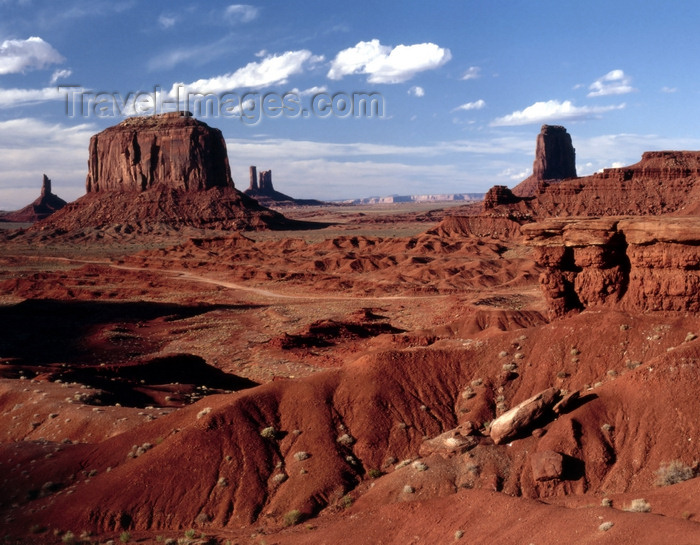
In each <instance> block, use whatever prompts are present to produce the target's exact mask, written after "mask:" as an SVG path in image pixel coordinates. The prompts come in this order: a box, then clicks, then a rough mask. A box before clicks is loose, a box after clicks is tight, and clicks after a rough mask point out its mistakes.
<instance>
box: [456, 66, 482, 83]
mask: <svg viewBox="0 0 700 545" xmlns="http://www.w3.org/2000/svg"><path fill="white" fill-rule="evenodd" d="M480 77H481V68H479V67H478V66H470V67H469V68H468V69H467V71H466V72H465V73H464V75H463V76H462V77H461V78H460V79H462V80H470V79H479V78H480Z"/></svg>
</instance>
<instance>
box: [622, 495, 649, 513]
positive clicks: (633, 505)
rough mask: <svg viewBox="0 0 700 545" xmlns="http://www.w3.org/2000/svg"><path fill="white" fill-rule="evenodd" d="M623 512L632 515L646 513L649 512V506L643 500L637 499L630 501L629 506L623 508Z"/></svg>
mask: <svg viewBox="0 0 700 545" xmlns="http://www.w3.org/2000/svg"><path fill="white" fill-rule="evenodd" d="M625 511H632V512H634V513H648V512H649V511H651V504H650V503H649V502H648V501H647V500H645V499H644V498H637V499H635V500H632V501H631V502H630V504H629V505H628V506H627V507H625Z"/></svg>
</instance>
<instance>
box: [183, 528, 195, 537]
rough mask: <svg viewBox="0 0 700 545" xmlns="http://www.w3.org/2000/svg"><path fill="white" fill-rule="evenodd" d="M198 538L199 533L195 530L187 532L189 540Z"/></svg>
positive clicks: (191, 529)
mask: <svg viewBox="0 0 700 545" xmlns="http://www.w3.org/2000/svg"><path fill="white" fill-rule="evenodd" d="M196 536H197V531H196V530H195V529H194V528H190V529H189V530H187V531H185V537H186V538H187V539H194V538H195V537H196Z"/></svg>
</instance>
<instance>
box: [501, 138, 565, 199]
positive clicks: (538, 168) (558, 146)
mask: <svg viewBox="0 0 700 545" xmlns="http://www.w3.org/2000/svg"><path fill="white" fill-rule="evenodd" d="M568 178H576V150H575V149H574V146H573V144H572V142H571V135H570V134H569V133H568V132H566V129H565V128H564V127H562V126H560V125H542V128H541V130H540V134H538V135H537V144H536V146H535V161H534V163H533V165H532V175H531V176H530V177H529V178H527V179H525V180H523V181H522V182H521V183H520V184H518V185H517V186H515V188H513V193H514V194H515V195H517V196H519V197H531V196H533V195H535V194H536V193H537V188H538V186H539V184H540V182H542V181H544V180H557V181H559V180H565V179H568Z"/></svg>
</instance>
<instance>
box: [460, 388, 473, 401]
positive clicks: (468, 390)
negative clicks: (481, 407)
mask: <svg viewBox="0 0 700 545" xmlns="http://www.w3.org/2000/svg"><path fill="white" fill-rule="evenodd" d="M475 395H476V392H475V391H474V390H473V389H472V388H471V386H467V387H466V388H465V389H464V391H463V392H462V399H471V398H473V397H474V396H475Z"/></svg>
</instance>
